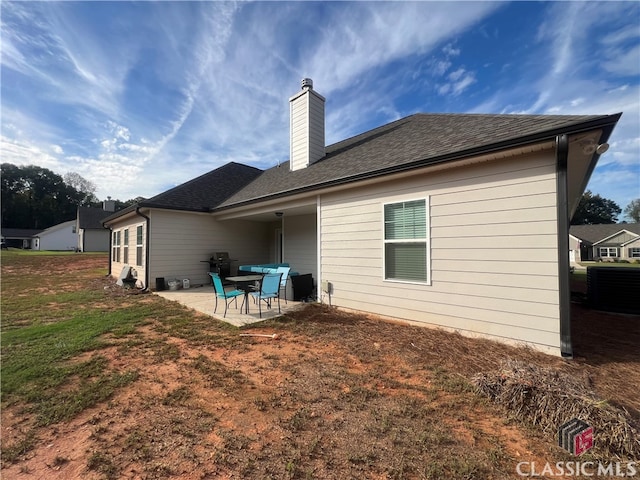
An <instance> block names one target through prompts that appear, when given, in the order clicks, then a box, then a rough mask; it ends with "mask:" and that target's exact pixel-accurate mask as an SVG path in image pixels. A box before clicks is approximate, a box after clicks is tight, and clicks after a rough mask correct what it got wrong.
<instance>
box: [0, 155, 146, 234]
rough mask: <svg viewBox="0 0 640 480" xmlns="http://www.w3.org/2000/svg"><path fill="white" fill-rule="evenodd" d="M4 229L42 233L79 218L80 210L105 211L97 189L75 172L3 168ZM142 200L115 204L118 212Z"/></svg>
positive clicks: (29, 167) (139, 198)
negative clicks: (87, 208) (78, 212)
mask: <svg viewBox="0 0 640 480" xmlns="http://www.w3.org/2000/svg"><path fill="white" fill-rule="evenodd" d="M1 169H2V177H1V179H0V183H1V187H2V188H1V190H2V192H1V201H2V207H1V212H2V227H3V228H32V229H36V230H43V229H45V228H49V227H51V226H53V225H57V224H59V223H62V222H67V221H69V220H73V219H74V218H76V214H77V213H76V212H77V209H78V207H102V202H100V201H99V200H98V198H97V197H96V195H95V191H96V186H95V184H94V183H93V182H91V181H89V180H86V179H85V178H83V177H82V176H81V175H79V174H78V173H75V172H69V173H66V174H65V175H64V176H60V175H58V174H57V173H55V172H53V171H51V170H49V169H47V168H42V167H38V166H35V165H26V166H17V165H13V164H11V163H3V164H2V166H1ZM140 200H142V198H141V197H138V198H134V199H131V200H127V201H125V202H122V201H120V200H115V205H116V210H120V209H122V208H124V207H126V206H128V205H131V204H133V203H135V202H137V201H140Z"/></svg>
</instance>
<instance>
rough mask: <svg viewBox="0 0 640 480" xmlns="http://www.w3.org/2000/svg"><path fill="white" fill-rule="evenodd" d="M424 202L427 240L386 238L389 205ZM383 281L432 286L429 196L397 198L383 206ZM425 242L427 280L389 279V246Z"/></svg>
mask: <svg viewBox="0 0 640 480" xmlns="http://www.w3.org/2000/svg"><path fill="white" fill-rule="evenodd" d="M417 201H424V206H425V216H426V218H425V222H426V223H425V225H426V229H425V232H426V237H425V238H418V239H416V238H411V239H389V240H387V238H386V233H385V232H386V229H385V208H386V206H387V205H397V204H400V203H409V202H417ZM381 217H382V280H383V281H384V282H391V283H408V284H414V285H431V203H430V197H429V196H428V195H426V196H423V197H410V198H397V199H394V200H393V201H389V202H385V203H383V204H382V214H381ZM421 242H424V244H425V248H426V265H425V273H426V279H425V280H424V281H421V280H408V279H401V278H387V272H386V268H387V258H386V257H387V248H386V246H387V244H392V243H421Z"/></svg>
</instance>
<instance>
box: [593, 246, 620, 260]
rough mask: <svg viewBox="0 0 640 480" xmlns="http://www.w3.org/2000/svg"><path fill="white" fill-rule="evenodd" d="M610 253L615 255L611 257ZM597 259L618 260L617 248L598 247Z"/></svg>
mask: <svg viewBox="0 0 640 480" xmlns="http://www.w3.org/2000/svg"><path fill="white" fill-rule="evenodd" d="M611 251H613V252H614V253H615V255H611ZM603 252H604V253H603ZM598 253H599V257H601V258H618V257H619V253H618V247H598Z"/></svg>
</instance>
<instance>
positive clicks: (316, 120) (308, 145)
mask: <svg viewBox="0 0 640 480" xmlns="http://www.w3.org/2000/svg"><path fill="white" fill-rule="evenodd" d="M324 102H325V99H324V97H323V96H322V95H320V94H319V93H317V92H316V91H315V90H314V89H313V80H311V79H310V78H303V79H302V91H300V92H298V93H297V94H295V95H294V96H293V97H291V98H290V99H289V107H290V113H291V152H290V155H291V156H290V159H291V160H290V162H289V168H290V169H291V171H295V170H300V169H302V168H306V167H308V166H309V165H311V164H312V163H314V162H316V161H318V160H320V159H321V158H323V157H324V155H325V152H324V146H325V145H324Z"/></svg>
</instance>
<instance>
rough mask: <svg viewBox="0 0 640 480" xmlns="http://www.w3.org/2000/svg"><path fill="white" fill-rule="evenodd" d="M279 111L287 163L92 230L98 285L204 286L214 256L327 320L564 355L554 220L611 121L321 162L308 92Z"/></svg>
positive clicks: (405, 138) (354, 147)
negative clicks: (310, 284)
mask: <svg viewBox="0 0 640 480" xmlns="http://www.w3.org/2000/svg"><path fill="white" fill-rule="evenodd" d="M289 104H290V113H291V124H290V127H291V145H290V160H289V162H286V163H282V164H280V165H278V166H274V167H273V168H270V169H267V170H264V171H260V170H256V169H254V168H252V167H248V166H244V165H241V164H238V163H229V164H227V165H225V166H223V167H220V168H218V169H216V170H214V171H212V172H209V173H207V174H205V175H203V176H201V177H198V178H196V179H194V180H191V181H189V182H187V183H185V184H183V185H180V186H177V187H175V188H173V189H171V190H169V191H167V192H164V193H161V194H160V195H157V196H156V197H153V198H151V199H149V200H147V201H142V202H139V203H138V204H136V205H133V206H132V207H130V208H127V209H125V210H122V211H119V212H117V213H116V214H114V215H111V216H110V217H108V218H107V219H106V220H105V222H104V223H105V226H107V227H109V228H110V229H111V232H112V234H111V255H110V257H111V259H110V272H111V274H112V275H113V276H118V275H119V273H120V272H121V270H122V267H123V265H124V264H127V263H128V264H131V265H135V268H136V270H137V272H138V278H139V279H140V282H141V283H142V284H143V285H144V286H145V287H147V288H152V289H153V288H154V287H155V280H154V279H156V278H164V277H169V278H190V279H191V283H192V284H194V283H205V282H206V281H207V271H208V268H207V265H206V262H205V261H206V260H207V259H208V258H209V257H210V256H211V255H212V252H216V251H228V252H229V253H230V255H231V258H233V259H237V260H238V262H237V263H238V265H242V264H254V263H274V262H281V261H285V262H287V263H289V264H290V265H291V267H292V269H294V270H296V271H298V272H299V273H311V274H312V275H313V278H314V280H315V283H316V285H317V286H320V288H318V290H319V291H318V297H319V298H320V299H323V300H324V299H328V296H329V295H330V300H331V303H332V305H334V306H337V307H340V308H345V309H353V310H358V311H361V312H368V313H371V314H375V315H378V316H381V317H389V318H394V319H399V320H402V321H406V322H408V323H411V324H418V325H425V326H437V327H441V328H445V329H449V330H456V331H459V332H461V333H462V334H467V335H472V336H483V337H489V338H494V339H498V340H501V341H504V342H508V343H525V344H528V345H531V346H533V347H535V348H538V349H540V350H543V351H547V352H550V353H554V354H562V355H564V356H571V355H572V345H571V331H570V318H569V314H570V309H569V307H570V298H569V293H570V292H569V274H568V272H569V261H568V260H569V259H568V256H567V253H566V252H567V251H568V249H569V245H568V243H569V242H568V239H569V220H570V218H571V215H572V214H573V212H574V211H575V209H576V207H577V205H578V202H579V200H580V197H581V195H582V193H583V191H584V189H585V187H586V184H587V182H588V180H589V177H590V175H591V172H592V171H593V169H594V168H595V165H596V162H597V160H598V158H599V156H600V154H602V153H603V152H604V151H605V150H606V148H607V145H606V142H607V140H608V138H609V136H610V135H611V132H612V130H613V128H614V127H615V125H616V123H617V121H618V119H619V118H620V115H621V114H615V115H581V116H569V115H560V116H551V115H477V114H415V115H411V116H409V117H406V118H402V119H399V120H397V121H394V122H392V123H389V124H387V125H383V126H381V127H379V128H375V129H373V130H371V131H368V132H365V133H362V134H360V135H357V136H355V137H352V138H349V139H346V140H344V141H341V142H338V143H336V144H333V145H330V146H325V142H324V104H325V99H324V97H322V96H321V95H320V94H319V93H317V92H316V91H315V90H314V89H313V85H312V82H311V81H310V80H308V79H305V80H303V83H302V90H301V91H299V92H298V93H296V94H295V95H294V96H292V97H291V98H290V99H289ZM134 252H135V253H134Z"/></svg>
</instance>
